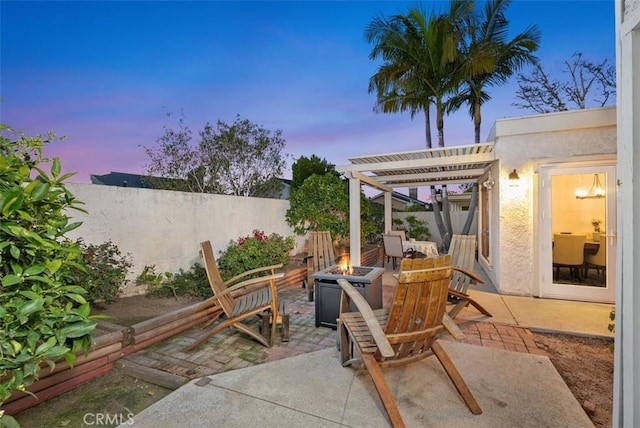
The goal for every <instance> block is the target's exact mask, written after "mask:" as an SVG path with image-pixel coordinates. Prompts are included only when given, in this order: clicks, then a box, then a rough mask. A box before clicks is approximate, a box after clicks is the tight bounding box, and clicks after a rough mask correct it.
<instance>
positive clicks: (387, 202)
mask: <svg viewBox="0 0 640 428" xmlns="http://www.w3.org/2000/svg"><path fill="white" fill-rule="evenodd" d="M392 208H393V203H392V201H391V192H384V233H387V232H388V231H390V230H391V220H392V217H391V211H392Z"/></svg>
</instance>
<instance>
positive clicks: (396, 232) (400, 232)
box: [387, 230, 407, 241]
mask: <svg viewBox="0 0 640 428" xmlns="http://www.w3.org/2000/svg"><path fill="white" fill-rule="evenodd" d="M387 235H398V236H400V238H402V240H403V241H406V240H407V232H405V231H404V230H390V231H388V232H387Z"/></svg>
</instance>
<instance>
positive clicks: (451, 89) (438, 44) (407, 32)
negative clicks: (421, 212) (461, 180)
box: [365, 0, 473, 247]
mask: <svg viewBox="0 0 640 428" xmlns="http://www.w3.org/2000/svg"><path fill="white" fill-rule="evenodd" d="M472 10H473V1H472V0H452V1H451V2H450V5H449V10H448V12H447V13H445V14H436V13H435V12H433V11H432V12H431V14H430V15H429V16H427V14H426V12H425V10H424V9H423V8H421V7H414V8H410V9H409V11H408V13H407V14H406V15H402V14H399V15H394V16H392V17H391V18H389V19H383V18H376V19H374V20H373V21H372V22H371V24H369V25H368V26H367V28H366V29H365V38H366V40H367V41H368V42H369V43H374V47H373V49H372V51H371V53H370V55H369V58H370V59H372V60H374V59H377V58H379V57H382V59H383V60H384V63H383V64H382V65H381V66H380V67H379V69H378V71H377V72H376V74H374V75H373V76H372V77H371V79H370V81H369V92H374V91H375V92H376V95H377V104H376V107H375V108H374V110H377V111H382V112H385V113H391V112H403V111H407V110H408V111H409V112H410V113H411V116H412V117H413V116H414V115H415V114H416V113H417V112H418V111H420V110H423V111H424V115H425V125H426V126H425V137H426V143H427V148H431V147H432V142H431V122H430V106H431V104H434V105H435V107H436V129H437V132H438V146H439V147H444V114H445V113H446V111H447V110H448V108H449V107H448V103H449V97H451V96H452V95H453V94H455V93H456V92H457V90H458V86H459V83H460V80H459V77H458V76H459V75H460V72H459V71H458V68H459V67H461V65H462V62H460V61H458V55H459V50H458V46H459V45H460V43H461V38H462V36H463V34H464V32H463V24H464V23H465V22H467V21H468V20H470V15H471V13H472ZM431 198H432V200H434V201H436V190H435V188H434V187H433V186H431ZM442 201H443V206H442V213H444V220H443V219H442V215H441V212H440V208H439V205H438V204H437V203H434V204H433V207H434V214H435V220H436V226H437V227H438V230H439V232H440V235H441V236H443V239H444V245H445V247H448V243H449V240H450V239H451V230H452V226H451V218H450V215H449V213H450V210H449V200H448V197H447V191H446V186H443V189H442Z"/></svg>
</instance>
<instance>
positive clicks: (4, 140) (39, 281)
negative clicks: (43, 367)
mask: <svg viewBox="0 0 640 428" xmlns="http://www.w3.org/2000/svg"><path fill="white" fill-rule="evenodd" d="M0 132H1V134H0V195H1V196H0V220H1V221H0V337H1V338H2V339H1V340H0V405H2V403H3V402H4V401H5V400H6V399H7V398H9V396H10V395H11V394H12V393H13V392H15V391H18V390H24V389H25V387H27V386H28V385H30V384H32V383H33V382H35V381H36V380H37V379H38V376H39V373H40V363H41V362H43V361H46V362H47V363H48V364H49V366H54V362H55V361H56V360H58V359H59V358H62V357H64V358H65V359H66V361H67V363H68V364H70V365H73V364H74V362H75V360H76V352H78V351H80V350H84V351H85V352H88V351H89V348H90V346H91V332H92V331H93V329H94V328H95V326H96V324H95V322H94V321H91V320H89V319H88V317H89V311H90V307H89V303H88V302H87V300H86V298H85V295H86V290H85V289H84V288H82V287H81V286H80V285H78V284H77V282H75V280H74V279H75V274H74V273H73V270H74V269H77V268H79V267H80V266H81V265H80V262H81V254H80V249H79V248H78V246H77V245H76V244H75V243H73V242H72V241H70V240H68V239H66V238H65V236H64V235H65V233H67V232H69V231H70V230H73V229H75V228H77V227H78V226H80V223H69V218H68V217H67V216H66V215H65V211H66V210H68V209H73V208H76V209H79V207H78V204H80V202H79V201H77V200H76V199H75V198H74V196H73V195H72V194H71V193H70V192H69V191H68V190H67V189H66V188H65V186H64V181H65V180H66V179H67V178H69V177H70V176H71V175H72V174H62V175H61V165H60V161H59V160H58V159H57V158H56V159H53V160H52V161H50V160H49V159H46V158H44V157H43V156H42V149H43V146H44V144H46V143H48V142H51V141H54V140H55V137H54V136H53V135H51V134H49V135H47V137H46V139H45V140H44V141H43V138H42V136H40V135H37V136H34V137H27V136H24V135H22V134H17V133H15V132H12V131H11V130H10V129H9V128H8V127H6V126H4V125H0ZM47 162H50V163H51V167H50V172H49V173H47V172H45V171H44V170H43V169H41V167H40V165H41V164H42V163H47ZM9 424H17V423H16V422H15V419H13V418H11V417H10V416H7V415H2V414H1V413H0V426H6V425H9Z"/></svg>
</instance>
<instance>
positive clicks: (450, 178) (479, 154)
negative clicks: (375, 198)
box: [336, 143, 496, 266]
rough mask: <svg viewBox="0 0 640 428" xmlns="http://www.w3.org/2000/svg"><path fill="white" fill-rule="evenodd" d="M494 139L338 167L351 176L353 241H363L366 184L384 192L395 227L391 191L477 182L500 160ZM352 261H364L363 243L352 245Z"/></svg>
mask: <svg viewBox="0 0 640 428" xmlns="http://www.w3.org/2000/svg"><path fill="white" fill-rule="evenodd" d="M493 146H494V143H484V144H471V145H466V146H451V147H439V148H435V149H426V150H415V151H408V152H397V153H385V154H378V155H367V156H358V157H353V158H349V161H350V162H351V164H350V165H343V166H338V167H336V170H337V171H338V172H341V173H343V174H344V175H345V176H346V177H347V178H348V179H349V222H350V235H349V238H350V240H351V242H360V191H361V185H362V184H366V185H369V186H371V187H374V188H376V189H379V190H381V191H383V192H384V225H385V226H384V227H385V230H390V229H391V192H392V190H393V189H394V188H397V187H421V186H431V185H449V184H451V185H453V184H464V183H473V182H477V181H478V180H479V179H480V177H482V176H483V175H485V174H486V173H487V171H488V170H489V168H490V167H491V164H492V163H493V162H494V161H495V160H496V159H495V153H494V152H493ZM350 257H351V263H352V264H353V265H354V266H358V265H359V264H360V246H359V245H352V246H351V254H350Z"/></svg>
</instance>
